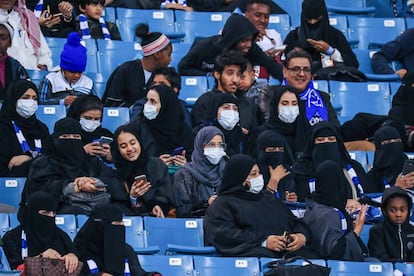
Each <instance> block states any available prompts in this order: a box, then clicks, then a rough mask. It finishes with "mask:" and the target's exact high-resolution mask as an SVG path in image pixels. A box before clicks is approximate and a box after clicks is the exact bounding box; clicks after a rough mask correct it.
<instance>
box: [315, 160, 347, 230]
mask: <svg viewBox="0 0 414 276" xmlns="http://www.w3.org/2000/svg"><path fill="white" fill-rule="evenodd" d="M342 181H343V172H342V168H341V167H340V166H339V165H338V164H337V163H336V162H333V161H331V160H325V161H323V162H322V163H321V164H319V165H318V166H317V168H316V175H315V191H314V192H313V193H312V198H313V200H315V201H316V202H317V203H319V204H323V205H327V206H330V207H334V208H337V209H338V210H340V211H341V212H342V213H343V214H344V216H345V217H346V219H347V222H348V229H352V228H353V227H352V220H351V218H350V217H349V215H348V212H347V211H346V210H345V206H346V202H347V198H346V197H345V196H344V194H343V193H341V192H340V191H341V187H343V185H344V184H343V183H342V184H341V182H342ZM345 185H346V184H345Z"/></svg>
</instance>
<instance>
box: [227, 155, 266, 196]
mask: <svg viewBox="0 0 414 276" xmlns="http://www.w3.org/2000/svg"><path fill="white" fill-rule="evenodd" d="M255 164H257V163H256V162H255V161H254V160H253V159H252V158H251V157H250V156H248V155H245V154H235V155H233V156H232V157H231V158H230V159H229V161H227V164H226V167H225V168H224V173H223V180H222V182H221V187H220V190H219V196H220V195H231V196H235V197H238V198H242V199H246V200H258V199H260V198H261V197H262V195H263V194H262V192H260V193H258V194H253V193H250V192H248V190H249V187H247V186H243V183H244V181H245V180H246V179H247V177H248V176H249V174H250V171H251V170H252V168H253V166H254V165H255Z"/></svg>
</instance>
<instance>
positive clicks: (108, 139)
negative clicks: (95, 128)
mask: <svg viewBox="0 0 414 276" xmlns="http://www.w3.org/2000/svg"><path fill="white" fill-rule="evenodd" d="M113 140H114V139H112V138H111V137H107V136H101V138H99V144H101V145H103V144H110V143H111V142H112V141H113Z"/></svg>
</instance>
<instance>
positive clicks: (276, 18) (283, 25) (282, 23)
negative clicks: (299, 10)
mask: <svg viewBox="0 0 414 276" xmlns="http://www.w3.org/2000/svg"><path fill="white" fill-rule="evenodd" d="M267 28H268V29H275V30H276V31H278V32H279V33H280V35H281V36H282V40H284V39H285V38H286V36H287V35H288V33H289V32H290V31H291V28H290V17H289V15H288V14H271V15H270V16H269V25H268V27H267Z"/></svg>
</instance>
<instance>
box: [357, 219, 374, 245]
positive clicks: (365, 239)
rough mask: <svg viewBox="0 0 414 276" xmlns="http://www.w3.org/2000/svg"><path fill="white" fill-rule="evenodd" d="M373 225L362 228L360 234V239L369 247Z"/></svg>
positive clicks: (365, 225)
mask: <svg viewBox="0 0 414 276" xmlns="http://www.w3.org/2000/svg"><path fill="white" fill-rule="evenodd" d="M371 227H372V225H371V224H364V227H363V228H362V231H361V233H360V234H359V237H360V238H361V240H362V241H363V242H364V244H365V245H366V246H368V239H369V229H371Z"/></svg>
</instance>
